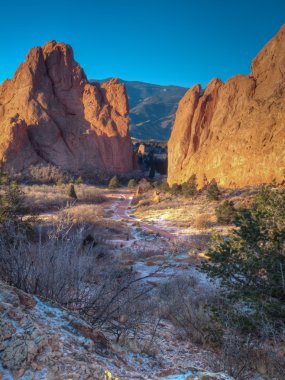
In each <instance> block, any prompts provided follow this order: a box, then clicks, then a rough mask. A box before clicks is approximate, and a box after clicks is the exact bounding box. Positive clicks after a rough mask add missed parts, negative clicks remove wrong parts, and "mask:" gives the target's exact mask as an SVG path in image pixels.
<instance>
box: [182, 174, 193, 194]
mask: <svg viewBox="0 0 285 380" xmlns="http://www.w3.org/2000/svg"><path fill="white" fill-rule="evenodd" d="M181 189H182V193H183V195H184V196H185V197H193V196H195V195H196V194H197V177H196V174H192V175H191V177H190V178H189V179H188V181H187V182H184V183H183V184H182V186H181Z"/></svg>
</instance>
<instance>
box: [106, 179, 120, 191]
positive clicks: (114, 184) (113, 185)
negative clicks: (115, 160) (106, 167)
mask: <svg viewBox="0 0 285 380" xmlns="http://www.w3.org/2000/svg"><path fill="white" fill-rule="evenodd" d="M119 186H120V181H119V178H118V177H117V176H114V177H112V178H111V179H110V181H109V185H108V187H109V189H117V188H118V187H119Z"/></svg>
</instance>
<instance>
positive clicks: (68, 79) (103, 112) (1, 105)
mask: <svg viewBox="0 0 285 380" xmlns="http://www.w3.org/2000/svg"><path fill="white" fill-rule="evenodd" d="M128 126H129V125H128V101H127V96H126V92H125V87H124V85H122V84H119V83H118V80H117V79H112V80H110V81H109V82H107V83H104V84H103V85H102V86H100V85H99V84H90V83H89V82H88V81H87V79H86V76H85V74H84V72H83V70H82V69H81V67H80V66H79V65H78V64H77V63H76V62H75V61H74V58H73V51H72V48H71V47H70V46H69V45H66V44H63V43H56V42H55V41H51V42H48V43H47V44H45V45H44V46H43V47H35V48H33V49H31V50H30V52H29V53H28V55H27V58H26V61H25V62H24V63H22V64H21V65H20V66H19V68H18V70H17V71H16V73H15V75H14V77H13V79H12V80H6V81H5V82H4V83H3V84H2V86H0V132H1V135H0V162H1V163H2V167H4V169H5V170H10V169H14V170H15V171H22V170H25V169H26V168H27V167H28V166H30V165H35V164H41V163H43V164H44V163H51V164H54V165H57V166H59V167H61V168H62V169H64V170H67V171H70V172H73V173H75V174H81V175H88V176H92V175H94V174H97V173H125V172H129V171H131V170H133V169H134V160H133V149H132V143H131V139H130V136H129V131H128Z"/></svg>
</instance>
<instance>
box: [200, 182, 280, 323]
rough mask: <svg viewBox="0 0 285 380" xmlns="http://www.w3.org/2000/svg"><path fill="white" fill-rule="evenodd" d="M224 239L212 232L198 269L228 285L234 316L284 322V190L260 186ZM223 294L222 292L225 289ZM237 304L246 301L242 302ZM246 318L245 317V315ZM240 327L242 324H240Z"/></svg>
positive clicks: (253, 321)
mask: <svg viewBox="0 0 285 380" xmlns="http://www.w3.org/2000/svg"><path fill="white" fill-rule="evenodd" d="M234 224H235V226H236V229H235V230H234V231H233V232H232V233H231V235H230V236H229V238H228V239H225V238H224V237H223V236H216V237H215V238H214V240H213V243H212V245H211V247H210V248H209V250H208V252H207V256H208V257H209V259H210V260H209V262H206V263H204V264H203V265H202V270H203V271H205V272H206V273H207V274H208V275H209V276H210V277H213V278H218V279H219V280H220V282H221V285H222V286H224V287H225V288H226V289H228V298H229V300H230V303H229V304H230V305H231V303H233V305H232V307H233V310H234V311H235V312H237V313H238V314H240V315H241V318H236V320H238V321H239V325H241V320H242V321H246V323H247V324H249V326H255V327H256V329H257V330H259V328H260V325H261V324H262V323H265V322H266V321H271V322H272V321H274V325H275V327H278V326H281V327H282V325H284V323H285V304H284V300H285V284H284V273H285V190H284V189H283V190H282V191H278V190H277V191H276V190H272V189H269V188H268V187H267V188H264V189H262V190H261V191H260V192H259V193H258V194H257V196H256V198H255V201H254V203H253V204H252V205H251V207H250V208H249V209H240V210H238V211H237V212H236V217H235V220H234ZM225 294H227V292H226V293H225ZM238 305H240V306H241V305H245V306H246V307H243V308H241V307H240V306H238ZM249 320H250V321H249ZM243 328H244V327H243Z"/></svg>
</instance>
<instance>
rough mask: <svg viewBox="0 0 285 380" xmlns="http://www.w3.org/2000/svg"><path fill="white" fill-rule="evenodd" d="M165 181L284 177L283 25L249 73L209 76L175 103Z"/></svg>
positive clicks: (245, 181)
mask: <svg viewBox="0 0 285 380" xmlns="http://www.w3.org/2000/svg"><path fill="white" fill-rule="evenodd" d="M168 154H169V161H168V162H169V164H168V165H169V166H168V182H169V184H170V185H172V184H173V183H183V182H185V181H187V180H188V179H189V177H190V176H191V175H192V174H193V173H195V174H196V175H197V179H198V184H199V186H200V187H201V186H203V184H204V183H205V181H211V180H212V179H215V180H216V181H217V182H218V183H219V184H220V185H221V186H225V187H239V186H245V185H251V184H260V183H267V182H270V181H272V180H273V179H274V178H275V179H276V180H277V181H280V182H281V181H282V180H283V179H284V171H285V25H284V26H283V27H282V28H281V30H280V31H279V33H278V34H277V35H276V36H275V37H274V38H273V39H272V40H271V41H270V42H269V43H268V44H267V45H266V46H265V47H264V48H263V50H262V51H261V52H260V53H259V54H258V56H257V57H256V58H255V59H254V60H253V62H252V73H251V74H250V75H249V76H245V75H237V76H234V77H233V78H231V79H229V80H228V81H227V82H226V83H225V84H224V83H222V81H221V80H219V79H213V80H212V81H211V82H210V83H209V85H208V86H207V88H206V90H205V91H204V92H202V89H201V87H200V85H196V86H194V87H193V88H191V89H190V90H189V91H188V92H187V93H186V94H185V96H184V97H183V98H182V100H181V101H180V103H179V107H178V110H177V113H176V120H175V124H174V127H173V131H172V134H171V138H170V141H169V144H168Z"/></svg>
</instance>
